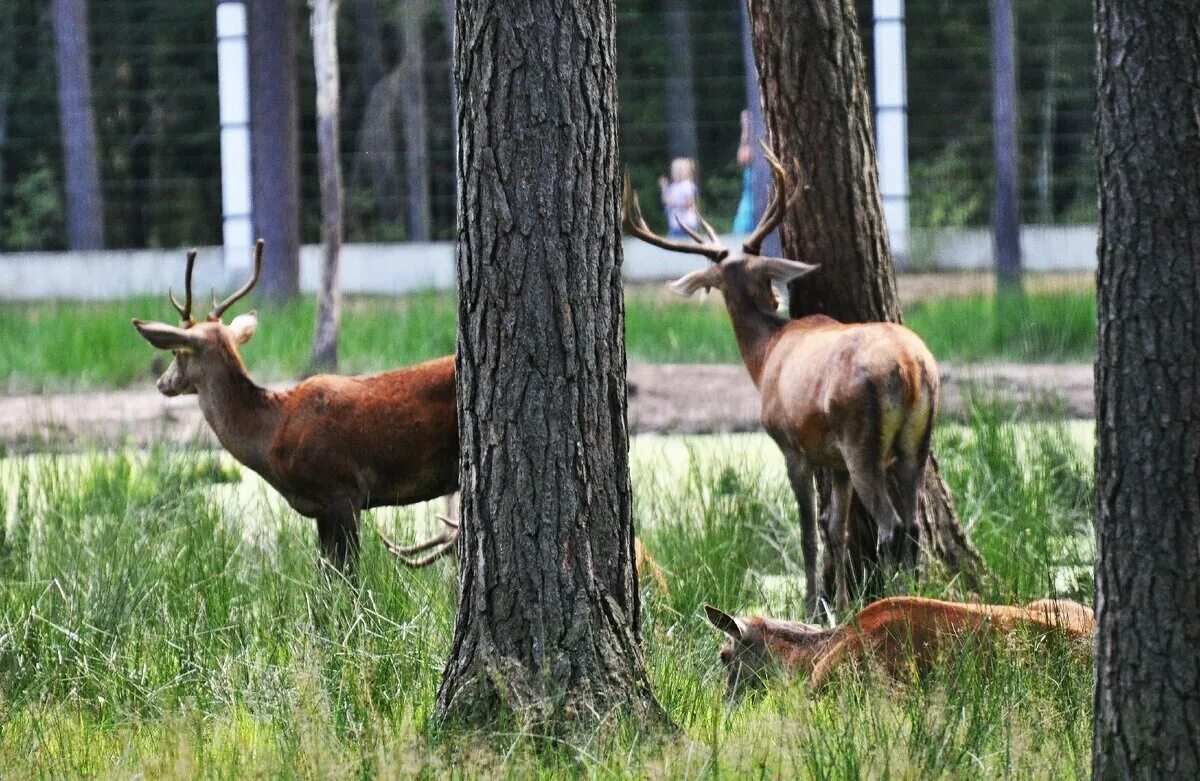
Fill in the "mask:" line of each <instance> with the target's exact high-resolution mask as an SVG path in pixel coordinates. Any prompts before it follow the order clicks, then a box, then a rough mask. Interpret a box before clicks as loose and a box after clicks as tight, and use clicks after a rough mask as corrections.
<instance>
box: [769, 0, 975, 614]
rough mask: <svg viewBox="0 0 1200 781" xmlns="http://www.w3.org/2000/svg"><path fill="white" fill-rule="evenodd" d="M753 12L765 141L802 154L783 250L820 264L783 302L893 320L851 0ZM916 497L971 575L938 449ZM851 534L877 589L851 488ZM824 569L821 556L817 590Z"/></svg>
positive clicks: (861, 567) (871, 527)
mask: <svg viewBox="0 0 1200 781" xmlns="http://www.w3.org/2000/svg"><path fill="white" fill-rule="evenodd" d="M750 14H751V21H752V23H753V27H754V46H755V54H756V57H757V60H758V69H759V79H760V85H761V87H762V91H763V103H764V105H765V113H766V119H767V129H768V131H769V133H770V136H771V146H772V147H773V148H774V149H775V150H776V151H777V153H778V154H779V156H780V158H781V159H782V160H784V161H791V160H797V161H798V162H799V163H800V165H801V168H802V170H803V173H804V181H805V184H807V185H808V191H807V192H806V193H805V194H804V195H803V196H802V197H801V198H800V199H799V200H798V201H797V202H796V203H795V205H794V206H793V207H792V209H791V210H790V212H789V213H788V215H787V217H786V218H785V219H784V222H783V224H782V225H781V226H780V232H781V234H782V235H781V239H782V244H783V254H784V255H785V256H786V257H789V258H795V259H797V260H801V261H805V262H808V263H815V264H820V266H821V269H820V270H819V271H817V272H815V273H812V274H809V275H808V276H806V277H804V278H803V279H801V280H798V281H797V282H795V283H793V284H792V285H791V288H790V291H789V294H790V301H791V303H790V309H791V314H792V316H793V317H803V316H805V315H811V314H825V315H829V316H830V317H833V318H835V319H837V320H841V321H843V322H872V321H891V322H900V319H901V318H900V303H899V300H898V299H897V296H896V279H895V269H894V267H893V265H892V258H891V254H890V252H889V250H888V234H887V229H886V227H885V226H884V222H883V206H882V200H881V198H880V193H879V174H878V171H877V169H876V164H875V144H874V135H873V133H872V132H871V105H870V95H869V93H868V90H867V83H866V71H865V68H864V65H863V57H862V50H861V48H860V45H859V37H858V24H857V20H856V17H855V8H854V2H853V0H750ZM828 483H829V481H828V477H827V475H821V476H820V477H819V478H818V485H819V488H820V493H821V510H822V512H823V513H824V512H826V511H827V509H828V499H829V490H828V487H829V486H828ZM892 487H893V488H894V487H895V486H892ZM893 496H894V494H893ZM918 504H919V509H918V513H917V522H918V525H919V526H920V528H921V541H922V544H923V552H924V554H925V555H924V558H925V559H926V560H933V561H938V562H941V563H942V564H944V565H946V566H947V567H949V568H950V569H951V570H952V571H954V572H961V573H963V575H964V576H965V577H966V579H967V582H968V584H969V585H970V584H973V583H974V581H975V579H976V577H977V576H978V574H980V571H981V568H982V564H983V562H982V560H981V559H980V557H979V553H978V552H977V551H976V550H975V548H974V547H973V546H972V545H971V543H970V541H969V540H968V539H967V537H966V534H965V532H964V531H963V529H962V527H961V526H960V525H959V523H958V517H957V516H956V515H955V513H954V507H953V504H952V503H951V500H950V493H949V489H948V488H947V487H946V485H945V483H944V481H943V480H942V478H941V475H940V474H939V472H938V467H937V461H936V459H933V460H931V463H930V466H929V468H928V470H927V473H926V479H925V486H924V488H923V489H922V491H921V496H920V501H919V503H918ZM850 537H851V539H850V545H849V551H850V556H849V559H850V562H849V564H848V566H849V567H850V568H851V572H850V582H852V583H854V584H855V588H856V590H857V591H858V592H859V593H862V594H864V595H866V596H868V597H871V596H876V595H878V593H879V588H880V585H881V584H880V583H879V580H878V578H877V577H875V575H876V574H877V573H879V571H880V570H879V566H878V564H879V562H878V561H877V555H876V533H875V523H874V522H873V521H872V520H871V518H870V516H869V515H867V513H866V511H865V510H864V508H863V507H862V505H861V503H860V502H859V501H858V498H857V496H856V497H855V500H854V509H853V520H852V521H851V532H850ZM864 575H865V577H864ZM833 576H834V572H833V570H831V569H830V568H828V567H827V568H826V570H825V577H824V581H825V584H824V590H825V593H826V594H829V593H831V589H832V586H833Z"/></svg>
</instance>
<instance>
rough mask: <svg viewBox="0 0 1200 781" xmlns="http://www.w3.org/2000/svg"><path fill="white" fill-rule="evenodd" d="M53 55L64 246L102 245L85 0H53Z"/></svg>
mask: <svg viewBox="0 0 1200 781" xmlns="http://www.w3.org/2000/svg"><path fill="white" fill-rule="evenodd" d="M52 10H53V14H52V16H53V19H54V59H55V63H56V65H57V66H58V126H59V129H60V132H61V134H62V148H63V185H64V189H65V192H66V206H67V209H66V211H67V246H68V247H69V248H70V249H73V250H88V249H101V248H103V246H104V196H103V194H102V193H101V191H100V152H99V148H98V144H97V142H96V115H95V112H94V111H93V107H92V65H91V60H90V59H89V58H90V54H89V52H90V51H91V50H90V48H89V46H88V32H87V31H88V25H87V2H86V0H54V4H53V7H52Z"/></svg>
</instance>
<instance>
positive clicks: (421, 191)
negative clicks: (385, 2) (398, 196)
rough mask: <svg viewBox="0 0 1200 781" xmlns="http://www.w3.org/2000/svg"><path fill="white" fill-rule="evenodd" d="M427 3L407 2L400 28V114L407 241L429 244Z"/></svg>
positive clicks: (420, 1) (423, 1) (416, 0)
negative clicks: (425, 27) (425, 19)
mask: <svg viewBox="0 0 1200 781" xmlns="http://www.w3.org/2000/svg"><path fill="white" fill-rule="evenodd" d="M425 8H426V4H425V0H404V3H403V7H402V8H401V19H400V27H401V32H402V37H403V41H402V43H403V47H404V52H403V56H402V57H401V60H400V83H401V84H402V85H403V86H402V87H401V89H400V113H401V118H402V120H403V122H404V179H405V190H406V192H407V205H408V209H407V211H408V238H409V240H410V241H429V221H430V217H429V130H428V126H427V120H426V110H425V103H426V101H425V42H424V40H422V30H423V24H422V22H423V21H424V17H425Z"/></svg>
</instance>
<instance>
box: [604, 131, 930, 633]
mask: <svg viewBox="0 0 1200 781" xmlns="http://www.w3.org/2000/svg"><path fill="white" fill-rule="evenodd" d="M767 158H768V160H769V162H770V164H771V168H772V170H773V172H774V179H775V189H774V192H773V193H772V197H771V200H770V202H769V203H768V205H767V208H766V211H765V212H764V213H763V217H762V220H761V221H760V222H759V224H758V226H757V227H756V228H755V229H754V232H753V234H751V236H750V237H749V238H747V239H746V241H745V243H743V244H742V252H741V253H740V254H734V253H731V252H730V250H729V249H728V248H727V247H725V246H724V245H723V244H721V243H720V240H719V239H718V237H717V234H716V232H715V231H714V230H713V229H712V226H710V225H709V224H708V223H707V222H705V221H704V220H703V219H701V225H702V226H703V228H704V230H705V232H706V233H707V236H706V237H702V236H700V235H699V234H698V233H696V232H695V231H692V230H691V229H689V228H687V226H683V228H684V230H686V231H687V232H688V234H689V235H690V236H691V237H692V239H693V240H694V242H695V243H689V242H687V241H675V240H671V239H666V238H663V237H661V236H658V235H656V234H654V233H653V232H651V231H650V229H649V228H648V227H647V225H646V221H645V219H644V218H643V217H642V212H641V208H640V206H639V205H638V200H637V196H636V195H634V194H633V192H632V187H631V184H630V181H629V178H628V176H627V177H626V179H625V196H624V225H625V230H626V231H627V232H628V233H629V234H631V235H633V236H637V237H638V238H640V239H642V240H644V241H646V242H648V243H650V244H653V245H655V246H657V247H662V248H663V249H668V250H673V251H676V252H688V253H694V254H697V255H702V256H704V257H707V258H708V259H709V260H710V261H712V264H711V265H710V266H708V267H707V268H704V269H702V270H700V271H693V272H691V273H690V274H687V275H686V276H684V277H682V278H681V279H679V280H677V281H675V282H673V283H671V284H670V285H669V287H670V289H671V290H672V291H674V292H675V293H678V294H679V295H682V296H690V295H692V294H693V293H695V292H696V291H698V290H700V289H705V290H707V289H709V288H717V289H718V290H720V291H721V293H722V295H723V296H724V299H725V307H726V309H727V310H728V313H729V319H730V321H731V322H732V324H733V333H734V337H735V338H736V340H737V344H738V349H739V350H740V352H741V354H742V359H743V361H744V362H745V364H746V369H747V370H748V371H749V372H750V377H751V378H752V379H753V380H754V384H755V385H757V386H758V389H759V392H760V393H761V394H762V417H761V419H762V424H763V427H764V428H765V429H766V431H767V433H768V434H769V435H770V436H771V438H772V439H773V440H774V441H775V443H776V444H777V445H778V446H779V449H780V450H782V451H783V456H784V459H785V461H786V462H787V472H788V480H789V482H790V483H791V486H792V491H793V493H794V494H795V496H796V503H797V504H798V506H799V515H800V524H801V525H800V532H801V545H802V548H803V553H804V582H805V589H806V591H805V606H806V609H807V610H808V614H809V616H813V615H815V614H816V610H817V586H816V569H817V537H816V528H817V512H816V506H815V491H814V484H813V473H814V470H815V469H816V468H819V467H825V468H828V469H829V470H830V471H831V473H832V481H833V485H832V493H831V497H830V509H829V513H828V516H827V521H826V527H825V536H826V548H827V551H826V554H827V557H828V561H827V563H826V566H827V567H829V566H832V567H834V572H835V576H834V580H835V589H836V592H837V593H836V599H837V605H838V607H839V609H841V608H845V607H846V606H847V605H848V603H849V593H848V589H847V584H846V564H845V558H846V545H847V535H848V532H849V513H850V504H851V499H852V491H853V492H854V493H857V494H858V497H859V499H860V500H861V501H862V503H863V505H864V506H865V507H866V509H867V511H868V512H869V513H870V514H871V517H872V518H873V519H874V521H875V523H876V525H877V527H878V544H879V547H880V551H881V552H882V553H884V554H885V555H886V554H888V553H889V552H890V551H892V550H894V549H895V548H897V547H900V546H901V545H902V544H903V543H904V538H903V537H902V535H903V534H905V533H907V535H908V536H909V537H910V538H911V540H912V544H909V545H904V546H903V547H904V549H905V550H906V551H907V550H911V549H913V547H914V546H915V543H916V540H917V534H918V530H917V526H916V523H915V516H916V505H917V491H918V489H919V488H920V485H921V481H922V478H923V476H924V474H925V463H926V461H927V459H928V456H929V439H930V436H931V433H932V430H933V420H934V415H935V413H936V410H937V396H938V372H937V364H936V363H935V362H934V359H933V356H932V355H931V354H930V352H929V349H928V348H927V347H926V346H925V343H924V342H922V341H921V339H920V337H918V336H917V335H916V334H914V333H913V332H912V331H910V330H908V329H907V328H905V327H904V326H902V325H898V324H894V323H857V324H846V323H839V322H837V321H836V320H833V319H832V318H829V317H825V316H824V315H811V316H809V317H802V318H799V319H797V320H789V319H787V318H784V317H781V316H780V315H779V314H777V312H776V310H777V308H778V306H779V299H778V296H776V294H775V290H774V287H773V283H780V284H786V283H788V282H791V281H792V280H794V279H797V278H798V277H801V276H803V275H805V274H808V273H809V272H811V271H813V270H814V269H816V268H817V267H816V266H813V265H809V264H806V263H800V262H797V261H794V260H785V259H783V258H771V257H763V256H762V255H761V254H760V248H761V246H762V242H763V239H765V238H766V236H767V234H769V233H770V232H771V231H772V230H774V229H775V227H776V226H777V225H778V224H779V223H780V222H781V221H782V220H783V216H784V213H785V212H786V210H787V208H788V205H789V204H790V201H789V200H788V197H787V191H788V183H787V176H786V174H785V172H784V170H783V166H782V165H780V163H779V161H778V160H777V159H776V158H775V156H774V155H772V154H771V153H770V152H769V151H768V152H767ZM800 192H801V190H800V189H798V190H797V191H796V195H799V193H800ZM796 195H793V196H792V198H793V199H794V198H795V197H796ZM889 466H890V467H891V469H892V473H893V475H894V476H895V479H896V483H897V485H898V486H899V494H898V501H899V507H898V508H897V507H896V506H894V505H893V504H892V500H891V498H890V497H889V496H888V491H887V478H886V475H887V469H888V467H889Z"/></svg>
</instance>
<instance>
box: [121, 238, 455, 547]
mask: <svg viewBox="0 0 1200 781" xmlns="http://www.w3.org/2000/svg"><path fill="white" fill-rule="evenodd" d="M262 252H263V242H262V241H261V240H260V241H259V242H258V245H257V246H256V247H255V251H254V273H253V275H252V276H251V277H250V281H249V282H247V283H246V284H245V285H243V286H242V287H241V288H240V289H239V290H238V291H237V292H235V293H234V294H233V295H231V296H229V297H228V298H226V299H225V300H224V301H222V302H221V303H219V304H214V306H213V308H212V311H210V312H209V313H208V316H207V317H205V318H204V319H203V320H199V321H197V320H195V319H193V317H192V269H193V267H194V265H195V262H196V253H195V250H193V251H191V252H189V253H188V260H187V274H186V284H185V301H184V304H183V305H180V304H179V302H178V301H176V300H175V297H174V295H173V294H171V295H169V297H170V300H171V303H172V305H174V307H175V309H176V310H177V311H178V312H179V317H180V325H179V326H178V327H176V326H173V325H168V324H166V323H156V322H147V321H144V320H137V319H135V320H134V321H133V325H134V327H135V328H137V330H138V333H139V334H141V335H142V338H144V339H145V340H146V341H148V342H149V343H150V344H152V345H154V346H155V347H157V348H159V349H160V350H170V351H171V352H172V353H174V356H175V359H174V360H173V361H172V362H171V365H170V366H168V367H167V370H166V372H164V373H163V375H162V376H161V377H160V378H159V379H158V383H157V387H158V390H159V392H161V393H162V394H163V395H164V396H178V395H180V394H195V395H196V396H197V397H198V399H199V403H200V410H201V412H203V414H204V419H205V420H206V421H207V422H208V425H209V426H210V427H212V430H213V433H215V434H216V435H217V439H218V440H220V442H221V445H222V446H223V447H224V448H225V449H226V450H228V451H229V453H230V454H231V455H232V456H233V457H234V458H236V459H237V460H238V461H240V462H241V463H243V464H245V465H246V466H248V467H249V468H251V469H253V470H254V471H255V472H257V473H258V474H260V475H262V477H263V479H265V480H266V481H267V482H268V483H270V484H271V486H272V487H274V488H275V490H277V491H279V493H280V494H282V495H283V498H284V499H286V500H287V502H288V504H289V505H291V506H292V508H293V509H294V510H295V511H296V512H298V513H300V514H301V515H304V516H307V517H309V518H315V519H316V521H317V534H318V536H319V537H320V542H321V549H322V551H323V553H324V555H325V558H326V559H327V560H328V561H329V563H330V564H332V565H333V566H335V567H337V568H338V569H342V570H348V569H350V568H352V567H353V564H354V560H355V557H356V554H357V552H358V547H359V534H358V521H359V514H360V513H361V512H362V511H363V510H365V509H369V508H372V507H381V506H388V505H403V504H413V503H415V502H421V501H425V500H429V499H434V498H436V497H438V496H443V495H445V494H450V493H453V492H454V491H456V490H458V410H457V408H456V406H455V386H454V356H452V355H451V356H446V357H444V358H437V359H435V360H432V361H428V362H426V363H422V364H418V365H416V366H412V367H409V368H406V369H400V370H398V371H392V372H385V373H383V374H375V375H370V376H361V377H340V376H333V375H320V376H316V377H311V378H309V379H307V380H305V381H304V382H301V383H300V384H299V385H297V386H295V387H294V388H289V389H288V390H282V391H273V390H269V389H267V388H264V387H262V386H260V385H257V384H256V383H255V382H254V381H253V380H252V379H250V376H249V375H248V374H247V373H246V367H245V366H244V365H243V364H242V359H241V357H240V356H239V355H238V347H240V346H241V345H243V344H245V343H246V342H247V341H249V340H250V337H252V336H254V332H255V330H256V329H257V328H258V318H257V317H256V315H255V313H254V312H249V313H247V314H243V315H238V316H237V317H235V318H234V319H233V320H232V321H231V322H230V323H229V324H228V325H226V324H225V323H223V322H221V316H222V315H223V314H224V313H225V312H226V310H228V309H229V307H231V306H232V305H233V304H234V303H236V302H237V301H239V300H240V299H241V298H243V297H244V296H245V295H246V294H248V293H249V292H250V290H251V289H252V288H253V287H254V285H255V283H256V282H257V281H258V278H259V275H260V273H261V271H262ZM400 552H401V553H405V554H406V553H409V552H410V551H409V550H408V549H403V548H402V549H400Z"/></svg>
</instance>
